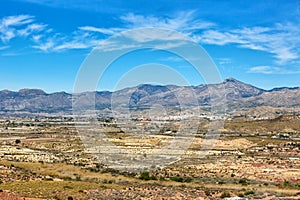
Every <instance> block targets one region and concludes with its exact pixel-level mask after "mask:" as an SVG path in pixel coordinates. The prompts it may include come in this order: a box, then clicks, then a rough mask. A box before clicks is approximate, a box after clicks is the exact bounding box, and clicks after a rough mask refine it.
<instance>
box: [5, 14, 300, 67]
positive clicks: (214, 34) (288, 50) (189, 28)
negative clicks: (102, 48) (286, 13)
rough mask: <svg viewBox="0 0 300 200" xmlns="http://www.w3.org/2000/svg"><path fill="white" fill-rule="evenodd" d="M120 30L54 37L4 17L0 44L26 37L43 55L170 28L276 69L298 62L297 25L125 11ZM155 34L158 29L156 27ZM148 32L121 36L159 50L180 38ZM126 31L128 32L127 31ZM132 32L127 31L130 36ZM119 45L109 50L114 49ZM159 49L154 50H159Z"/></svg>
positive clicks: (31, 21) (86, 29)
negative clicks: (224, 22) (255, 56)
mask: <svg viewBox="0 0 300 200" xmlns="http://www.w3.org/2000/svg"><path fill="white" fill-rule="evenodd" d="M119 21H120V24H122V26H120V27H108V28H107V27H101V26H98V27H96V26H89V25H88V24H87V25H86V26H80V27H78V28H77V29H76V30H74V31H72V32H71V33H59V32H55V31H54V30H52V29H51V27H49V25H47V24H44V23H40V22H36V19H35V17H34V16H31V15H17V16H7V17H4V18H2V19H1V20H0V40H1V41H2V43H3V44H4V45H5V46H6V45H9V46H12V45H10V44H8V43H9V41H10V40H11V39H13V38H15V37H23V38H28V39H30V42H31V44H30V43H29V44H30V46H31V47H32V48H34V49H39V50H40V51H44V52H52V51H64V50H70V49H88V48H93V47H96V46H97V45H98V44H103V43H101V42H103V41H104V40H105V39H106V38H108V37H109V36H112V35H114V34H117V33H120V32H122V31H126V30H131V29H137V28H140V29H141V28H162V29H169V30H175V31H178V32H180V33H183V34H184V35H187V36H190V37H191V38H193V39H194V40H195V41H196V42H199V43H200V44H212V45H218V46H223V45H234V46H236V47H237V48H244V49H251V50H255V51H263V52H267V53H270V55H272V56H273V57H274V58H275V63H276V64H277V65H283V64H286V63H288V62H294V61H297V60H299V59H300V48H299V46H300V29H299V27H298V25H297V24H293V23H277V24H274V25H273V26H269V27H242V28H239V29H236V28H232V27H220V26H219V25H217V24H215V23H213V22H210V21H205V20H199V19H198V18H197V16H196V12H195V11H182V12H178V13H176V14H175V15H173V16H167V17H165V16H164V17H157V16H153V15H151V16H144V15H136V14H134V13H128V14H125V15H122V16H120V17H119ZM158 30H159V29H158ZM158 30H157V31H155V30H153V31H152V33H151V34H149V32H143V31H138V32H135V33H134V34H128V35H126V32H125V33H124V36H127V37H128V38H130V39H131V40H134V41H135V42H141V43H143V42H149V41H151V40H157V39H158V38H159V39H160V40H161V41H163V43H162V44H161V45H162V46H160V47H161V48H164V47H166V48H167V47H169V48H171V47H174V45H175V46H176V45H177V46H178V45H179V46H180V45H182V44H183V43H184V42H183V43H180V42H178V43H176V44H175V43H174V42H171V43H170V42H168V41H175V40H178V41H179V40H180V41H183V40H184V39H183V37H179V34H170V35H162V34H161V32H159V31H158ZM128 33H130V32H128ZM131 33H132V32H131ZM120 47H121V45H120V46H119V47H118V46H111V47H109V48H110V49H116V48H117V49H118V48H120ZM123 47H124V48H127V47H128V45H123ZM158 47H159V46H158Z"/></svg>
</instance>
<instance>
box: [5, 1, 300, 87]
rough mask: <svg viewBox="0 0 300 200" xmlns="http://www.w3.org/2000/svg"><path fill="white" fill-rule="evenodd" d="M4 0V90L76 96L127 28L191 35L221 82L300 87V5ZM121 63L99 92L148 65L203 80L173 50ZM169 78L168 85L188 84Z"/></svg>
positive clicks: (196, 81) (140, 55)
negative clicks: (109, 42)
mask: <svg viewBox="0 0 300 200" xmlns="http://www.w3.org/2000/svg"><path fill="white" fill-rule="evenodd" d="M0 3H1V6H0V90H2V89H9V90H19V89H21V88H41V89H43V90H45V91H47V92H55V91H67V92H72V91H73V87H74V82H75V80H76V76H77V74H78V71H79V69H80V66H81V64H82V63H83V61H84V60H85V59H86V57H87V55H89V53H90V52H91V51H92V50H93V48H95V47H97V46H98V45H99V44H101V43H103V41H105V40H106V39H108V38H110V37H112V36H113V35H115V34H118V33H120V32H122V31H128V30H132V29H136V28H144V27H151V28H163V29H170V30H174V31H178V32H180V33H182V34H184V35H186V36H188V37H190V38H191V39H192V40H193V41H194V42H196V43H198V44H199V45H201V46H202V47H203V48H204V49H205V50H206V51H207V52H208V54H209V55H210V56H211V58H212V59H213V60H214V62H215V64H216V66H217V67H218V69H219V71H220V75H221V77H222V78H227V77H234V78H236V79H238V80H241V81H244V82H247V83H250V84H253V85H255V86H258V87H261V88H265V89H270V88H273V87H282V86H300V28H299V24H300V1H299V0H287V1H280V0H277V1H258V0H257V1H247V0H244V1H230V0H229V1H221V0H220V1H208V0H203V1H201V0H172V1H169V0H165V1H161V0H157V1H144V0H139V1H121V0H113V1H109V0H95V1H86V0H65V1H60V0H53V1H51V0H9V1H6V0H2V1H1V2H0ZM162 40H163V39H162ZM166 43H167V41H166ZM143 53H144V54H143ZM135 60H138V61H139V62H133V61H135ZM121 61H122V62H116V63H114V64H113V65H112V66H111V67H110V69H109V70H107V73H106V77H104V78H103V80H102V82H100V83H99V85H98V88H97V89H98V90H113V89H114V88H115V85H116V82H117V81H120V77H122V73H124V69H126V70H131V69H134V67H136V65H140V64H148V63H157V64H162V65H166V66H169V67H170V68H173V69H174V70H176V71H177V72H178V73H180V74H182V75H183V76H184V77H185V78H186V79H187V81H188V82H189V84H192V85H198V84H202V83H203V79H202V78H201V77H198V76H195V75H194V74H195V72H194V71H193V70H192V69H191V67H190V66H189V64H188V63H187V62H185V61H184V60H180V59H178V58H176V57H174V55H170V54H168V53H166V52H162V51H153V52H152V53H149V52H147V51H141V52H138V53H136V54H131V55H129V56H128V58H127V59H125V58H122V60H121ZM126 70H125V71H126ZM121 72H122V73H121ZM137 73H142V72H137ZM148 73H150V72H148ZM153 73H157V72H153ZM123 75H124V74H123ZM157 76H164V77H166V76H167V74H165V73H161V74H160V73H157ZM166 80H168V81H169V82H168V81H166V82H163V83H162V84H168V83H169V84H182V83H181V82H176V80H175V81H174V80H173V81H171V80H169V79H167V78H166ZM132 84H139V82H135V83H132ZM129 86H130V85H129Z"/></svg>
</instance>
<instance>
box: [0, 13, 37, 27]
mask: <svg viewBox="0 0 300 200" xmlns="http://www.w3.org/2000/svg"><path fill="white" fill-rule="evenodd" d="M31 22H33V16H31V15H16V16H8V17H4V18H3V19H2V20H1V25H0V27H9V26H20V25H24V24H29V23H31Z"/></svg>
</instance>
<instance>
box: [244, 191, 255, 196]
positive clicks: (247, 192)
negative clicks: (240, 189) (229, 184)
mask: <svg viewBox="0 0 300 200" xmlns="http://www.w3.org/2000/svg"><path fill="white" fill-rule="evenodd" d="M254 193H255V192H254V191H252V190H250V191H246V192H245V195H246V196H247V195H250V194H254Z"/></svg>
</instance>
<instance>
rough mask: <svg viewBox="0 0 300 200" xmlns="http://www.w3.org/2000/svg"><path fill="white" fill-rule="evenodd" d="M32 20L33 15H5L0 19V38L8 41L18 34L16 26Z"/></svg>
mask: <svg viewBox="0 0 300 200" xmlns="http://www.w3.org/2000/svg"><path fill="white" fill-rule="evenodd" d="M32 22H33V16H30V15H17V16H7V17H4V18H2V19H1V21H0V39H1V40H2V42H5V43H7V42H9V41H10V40H11V39H12V38H14V37H16V36H18V35H19V33H18V28H20V27H22V26H24V25H27V24H30V23H32Z"/></svg>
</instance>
